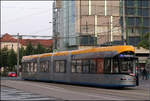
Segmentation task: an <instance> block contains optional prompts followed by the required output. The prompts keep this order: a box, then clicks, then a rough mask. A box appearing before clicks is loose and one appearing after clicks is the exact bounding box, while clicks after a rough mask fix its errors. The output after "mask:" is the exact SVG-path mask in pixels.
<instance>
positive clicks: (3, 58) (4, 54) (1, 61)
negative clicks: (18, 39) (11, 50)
mask: <svg viewBox="0 0 150 101" xmlns="http://www.w3.org/2000/svg"><path fill="white" fill-rule="evenodd" d="M7 61H8V48H7V47H4V48H3V49H2V50H1V52H0V67H7V65H8V62H7Z"/></svg>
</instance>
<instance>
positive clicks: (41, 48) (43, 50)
mask: <svg viewBox="0 0 150 101" xmlns="http://www.w3.org/2000/svg"><path fill="white" fill-rule="evenodd" d="M45 52H46V49H45V48H44V47H43V46H42V45H41V44H40V43H38V45H37V48H36V52H35V53H36V54H42V53H45Z"/></svg>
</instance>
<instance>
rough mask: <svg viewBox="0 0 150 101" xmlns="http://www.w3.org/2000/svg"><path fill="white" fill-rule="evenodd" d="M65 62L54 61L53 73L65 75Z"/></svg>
mask: <svg viewBox="0 0 150 101" xmlns="http://www.w3.org/2000/svg"><path fill="white" fill-rule="evenodd" d="M65 64H66V61H64V60H57V61H55V69H54V70H55V72H56V73H65V72H66V65H65Z"/></svg>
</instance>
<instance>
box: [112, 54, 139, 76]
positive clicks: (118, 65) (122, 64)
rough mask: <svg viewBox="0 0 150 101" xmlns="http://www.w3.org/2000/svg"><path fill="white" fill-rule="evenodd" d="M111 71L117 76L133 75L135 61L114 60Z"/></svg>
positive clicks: (128, 58)
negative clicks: (117, 74)
mask: <svg viewBox="0 0 150 101" xmlns="http://www.w3.org/2000/svg"><path fill="white" fill-rule="evenodd" d="M111 71H112V73H119V74H120V73H121V74H135V72H136V59H135V58H134V57H123V58H119V57H118V58H114V59H113V65H112V70H111Z"/></svg>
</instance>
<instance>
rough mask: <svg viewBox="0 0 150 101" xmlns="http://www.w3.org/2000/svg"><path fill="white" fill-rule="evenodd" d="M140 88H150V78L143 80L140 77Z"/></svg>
mask: <svg viewBox="0 0 150 101" xmlns="http://www.w3.org/2000/svg"><path fill="white" fill-rule="evenodd" d="M138 88H144V89H150V78H149V79H148V80H142V78H141V77H140V78H139V86H138Z"/></svg>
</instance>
